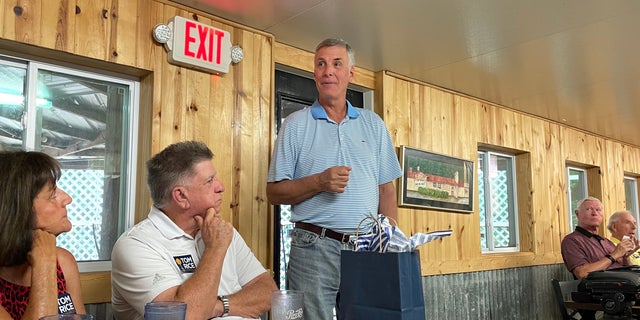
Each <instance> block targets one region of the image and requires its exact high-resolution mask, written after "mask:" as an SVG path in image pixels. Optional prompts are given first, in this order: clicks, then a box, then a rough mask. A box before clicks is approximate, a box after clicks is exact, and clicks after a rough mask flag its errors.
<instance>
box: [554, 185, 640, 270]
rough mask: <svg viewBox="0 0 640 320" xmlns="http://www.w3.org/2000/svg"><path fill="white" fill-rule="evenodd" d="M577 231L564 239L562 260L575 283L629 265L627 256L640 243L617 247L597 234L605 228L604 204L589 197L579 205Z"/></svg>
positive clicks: (632, 240) (634, 241) (628, 242)
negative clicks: (592, 274)
mask: <svg viewBox="0 0 640 320" xmlns="http://www.w3.org/2000/svg"><path fill="white" fill-rule="evenodd" d="M575 214H576V216H577V218H578V226H577V227H576V230H575V231H574V232H572V233H570V234H568V235H567V236H566V237H564V239H562V248H561V249H562V259H563V260H564V264H565V266H566V267H567V269H568V270H569V271H570V272H571V273H573V275H574V276H575V277H576V279H582V278H584V277H586V276H587V274H589V272H592V271H597V270H606V269H613V268H619V267H622V266H625V265H630V264H631V262H630V261H629V257H628V254H630V253H632V252H633V251H634V249H635V248H636V247H638V240H637V239H635V238H629V239H626V240H622V241H620V243H619V244H618V245H617V246H616V245H615V244H613V242H611V240H609V239H606V238H603V237H601V236H600V235H599V234H598V230H599V228H600V225H601V224H602V218H603V217H602V202H600V200H599V199H597V198H594V197H588V198H586V199H583V200H581V201H580V202H578V209H577V210H576V211H575Z"/></svg>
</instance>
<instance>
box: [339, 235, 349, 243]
mask: <svg viewBox="0 0 640 320" xmlns="http://www.w3.org/2000/svg"><path fill="white" fill-rule="evenodd" d="M349 238H351V236H350V235H348V234H346V233H343V234H342V239H341V240H340V242H341V243H347V242H349Z"/></svg>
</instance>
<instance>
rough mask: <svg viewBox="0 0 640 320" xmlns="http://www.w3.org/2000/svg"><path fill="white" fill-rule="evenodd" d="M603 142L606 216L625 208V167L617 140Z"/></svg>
mask: <svg viewBox="0 0 640 320" xmlns="http://www.w3.org/2000/svg"><path fill="white" fill-rule="evenodd" d="M603 144H604V148H603V149H604V151H603V152H602V161H603V162H602V167H601V172H602V175H603V179H602V189H603V190H606V191H607V192H604V193H603V195H604V196H605V197H606V198H607V204H608V207H607V208H605V216H606V217H609V216H610V215H611V214H613V213H614V212H616V211H619V210H624V209H625V191H624V168H623V163H622V161H620V158H621V155H622V151H623V148H622V145H621V144H620V143H619V142H616V141H611V140H604V141H603ZM606 220H607V221H608V220H609V219H606ZM605 234H606V235H607V236H609V235H610V233H609V231H606V232H605Z"/></svg>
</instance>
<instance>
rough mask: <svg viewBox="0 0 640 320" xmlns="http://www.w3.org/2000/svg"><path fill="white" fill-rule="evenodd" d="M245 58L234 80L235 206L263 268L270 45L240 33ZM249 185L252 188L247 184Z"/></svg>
mask: <svg viewBox="0 0 640 320" xmlns="http://www.w3.org/2000/svg"><path fill="white" fill-rule="evenodd" d="M236 34H237V35H238V36H237V39H241V41H239V43H241V44H242V47H243V51H244V52H245V58H244V59H243V61H242V62H240V63H239V64H238V65H237V66H238V67H239V70H241V72H238V77H237V78H236V81H235V83H236V84H235V86H234V87H235V88H236V89H235V99H236V101H237V102H236V106H235V111H234V113H235V114H236V116H234V118H235V120H234V128H233V132H234V145H235V146H236V147H234V152H235V154H236V156H235V157H234V158H235V160H234V166H235V167H236V168H235V170H234V180H235V181H236V182H237V184H236V183H234V188H236V185H237V189H238V190H237V191H234V195H235V196H236V197H237V199H234V203H235V204H236V205H237V217H236V219H237V221H238V224H237V225H239V226H241V230H239V231H240V232H241V234H242V235H243V237H244V238H245V241H247V243H249V244H250V246H251V248H252V250H253V252H254V254H256V256H258V257H259V259H260V260H261V261H262V262H263V263H265V262H267V261H269V260H270V258H271V255H270V252H271V251H270V250H269V248H270V247H271V242H266V241H264V239H267V238H269V237H268V235H267V230H269V229H270V225H271V224H273V221H272V220H271V219H270V218H269V209H270V207H269V204H268V203H267V201H266V182H265V181H266V180H267V170H268V156H266V155H268V154H269V149H268V148H269V145H270V144H269V140H270V135H269V132H270V123H271V122H270V119H271V117H270V114H271V113H272V110H274V109H273V104H272V100H273V99H272V96H273V88H272V85H271V79H272V72H273V71H272V68H271V67H270V66H272V65H273V64H272V58H271V49H270V47H271V42H272V41H271V40H272V39H269V38H267V37H263V36H256V35H253V34H251V33H250V32H246V31H241V30H238V31H237V32H236ZM247 181H252V182H253V183H251V182H250V183H246V182H247Z"/></svg>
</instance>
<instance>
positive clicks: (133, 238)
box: [111, 141, 277, 320]
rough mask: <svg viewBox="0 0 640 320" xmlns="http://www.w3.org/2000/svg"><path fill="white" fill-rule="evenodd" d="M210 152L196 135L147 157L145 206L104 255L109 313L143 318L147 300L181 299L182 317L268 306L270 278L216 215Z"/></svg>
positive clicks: (216, 185)
mask: <svg viewBox="0 0 640 320" xmlns="http://www.w3.org/2000/svg"><path fill="white" fill-rule="evenodd" d="M212 158H213V154H212V152H211V150H209V148H208V147H207V146H206V145H205V144H204V143H201V142H195V141H188V142H180V143H176V144H173V145H170V146H168V147H167V148H165V149H164V150H163V151H161V152H160V153H158V154H156V155H155V156H153V157H152V158H151V159H150V160H149V161H148V162H147V184H148V187H149V191H150V193H151V199H152V200H153V206H152V207H151V211H150V212H149V216H148V217H147V219H145V220H143V221H141V222H140V223H138V224H136V225H135V226H134V227H133V228H131V229H130V230H128V231H126V232H125V233H124V234H123V235H122V236H121V237H120V239H118V241H117V242H116V244H115V246H114V248H113V252H112V257H111V259H112V264H113V266H112V270H111V282H112V306H113V312H114V316H115V318H116V319H118V320H142V319H144V307H145V304H146V303H148V302H151V301H182V302H186V303H187V316H186V319H211V318H216V319H217V318H219V317H225V319H258V318H259V317H260V315H262V314H263V313H264V312H266V311H268V310H269V309H270V307H271V301H270V293H271V291H273V290H276V289H277V287H276V284H275V282H274V281H273V279H272V278H271V276H270V275H269V273H268V272H266V270H265V269H264V268H263V267H262V265H261V264H260V262H259V261H258V260H257V259H256V257H255V256H254V255H253V253H252V252H251V250H250V249H249V247H248V246H247V245H246V243H245V242H244V240H243V239H242V237H241V236H240V234H239V233H238V232H237V231H236V230H235V229H234V228H233V226H232V225H231V224H230V223H228V222H226V221H225V220H223V219H222V217H221V216H220V211H221V210H222V192H223V191H224V186H223V185H222V183H221V182H220V180H218V177H217V175H216V173H217V172H216V169H215V168H214V166H213V164H212V162H211V159H212ZM216 297H217V298H216Z"/></svg>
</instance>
